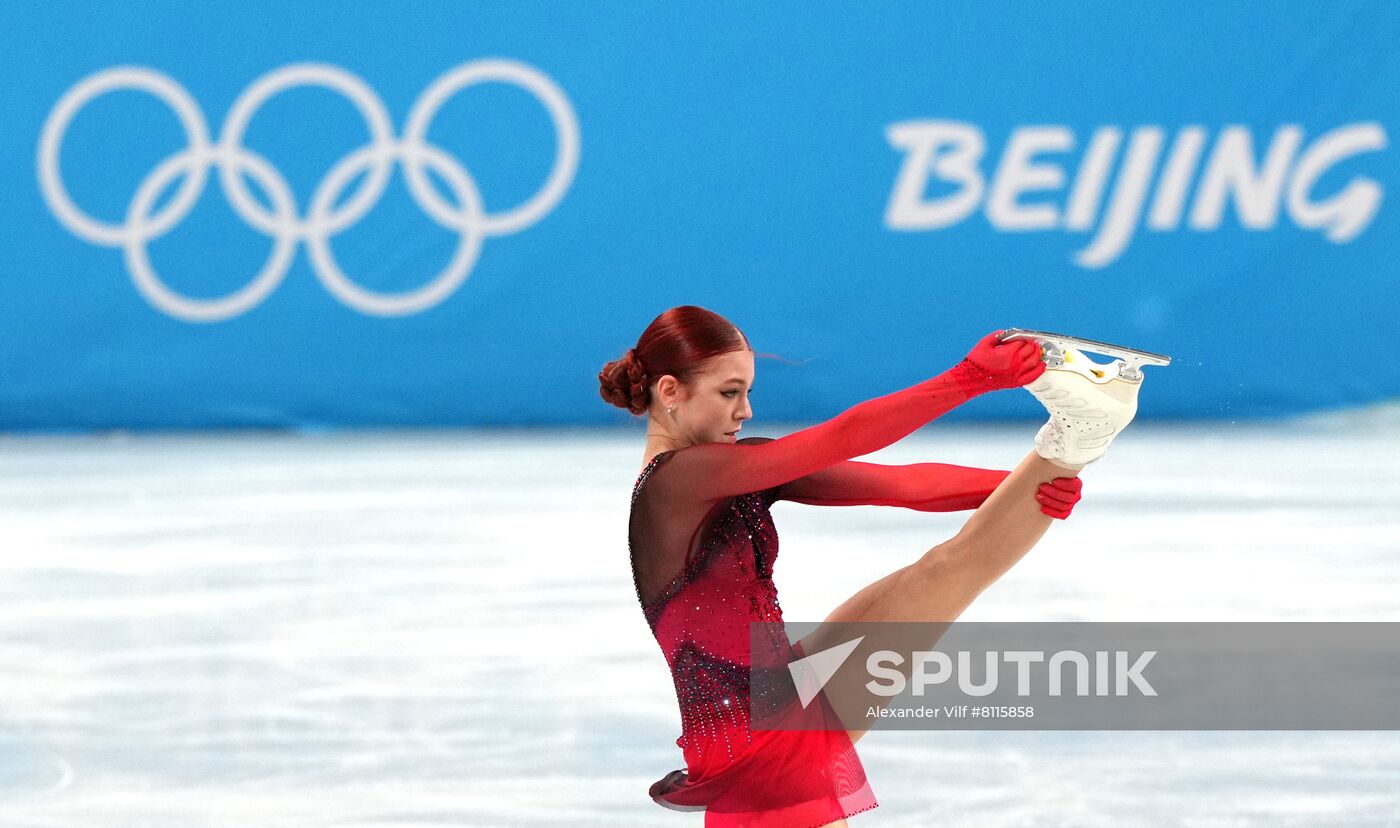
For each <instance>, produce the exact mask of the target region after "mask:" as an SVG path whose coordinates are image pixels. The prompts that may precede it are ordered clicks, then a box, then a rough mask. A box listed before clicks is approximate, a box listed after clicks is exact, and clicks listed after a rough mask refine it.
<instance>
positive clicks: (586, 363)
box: [0, 2, 1400, 430]
mask: <svg viewBox="0 0 1400 828" xmlns="http://www.w3.org/2000/svg"><path fill="white" fill-rule="evenodd" d="M0 27H2V28H3V31H4V32H5V33H6V43H7V47H8V48H7V49H6V50H5V54H4V57H3V58H0V60H3V61H4V62H5V64H6V65H5V67H4V68H5V70H6V71H4V72H3V73H0V95H3V104H4V105H3V107H0V112H3V121H0V127H3V133H2V134H3V135H4V137H5V140H4V143H3V145H0V146H2V147H3V148H2V149H0V187H3V192H4V193H5V196H6V197H5V199H4V202H3V208H0V209H3V211H4V212H3V219H4V220H3V222H0V256H2V257H3V258H2V259H0V262H3V278H0V428H6V429H39V430H63V429H91V428H138V429H139V428H188V427H195V428H204V427H230V426H233V427H237V426H272V427H299V428H305V427H311V428H316V427H338V426H384V425H449V426H450V425H509V424H542V425H543V424H610V423H619V422H624V421H626V420H627V419H628V415H627V414H625V413H624V412H621V411H620V410H618V409H614V408H610V407H609V406H607V405H606V404H605V403H603V401H602V400H601V399H600V398H599V396H598V391H597V380H596V376H597V372H598V370H599V369H600V368H601V367H602V365H603V364H604V363H605V362H606V361H608V360H610V359H614V358H617V357H619V356H621V354H622V353H623V352H624V351H625V350H626V349H627V348H628V347H629V346H631V345H633V344H634V343H635V341H636V338H637V336H638V335H639V334H640V333H641V331H642V329H643V328H644V327H645V326H646V325H647V324H648V323H649V322H650V321H651V319H652V318H654V317H655V316H656V315H657V314H659V313H660V312H662V311H663V310H665V309H666V308H668V307H671V306H673V305H680V304H697V305H703V306H705V307H708V308H711V309H713V310H715V311H717V312H719V313H722V314H724V315H725V316H727V317H728V318H730V319H731V320H733V321H734V322H735V323H736V324H738V325H739V326H740V327H741V328H742V329H743V330H744V332H745V333H746V334H747V335H748V337H749V339H750V340H751V342H752V343H753V345H754V347H755V349H756V350H758V351H760V352H765V353H771V354H776V355H778V356H780V357H783V358H784V359H783V360H774V361H768V360H760V362H759V364H758V372H759V376H758V379H757V382H756V386H757V387H758V389H759V390H758V391H757V392H756V393H755V396H754V406H755V415H756V417H757V418H758V419H760V420H764V419H767V420H780V421H812V420H817V419H823V418H826V417H829V416H832V415H834V414H836V413H838V412H839V411H841V410H842V409H844V408H846V407H848V406H850V405H852V404H855V403H856V402H859V401H860V400H862V399H865V398H868V397H871V396H877V395H880V394H884V393H888V392H890V391H893V390H896V389H898V388H902V387H905V386H907V385H909V384H912V383H914V382H917V381H919V380H921V379H923V378H925V377H927V376H930V375H932V374H934V373H937V372H939V371H942V370H943V369H945V368H947V367H948V366H950V365H952V364H953V363H954V362H956V361H957V360H958V359H959V358H961V357H962V356H963V354H965V353H966V351H967V350H968V349H969V348H970V347H971V346H972V344H973V343H974V342H975V341H976V340H977V339H978V338H979V337H980V336H981V335H983V334H985V333H986V332H988V331H990V330H993V329H996V328H1003V327H1021V328H1033V329H1042V330H1051V331H1060V332H1064V333H1068V334H1074V335H1078V336H1083V337H1087V338H1092V339H1097V340H1103V341H1111V342H1119V343H1122V344H1125V345H1130V346H1134V347H1139V348H1142V349H1146V350H1150V351H1156V352H1161V353H1166V354H1170V355H1171V356H1172V357H1173V358H1174V360H1175V361H1174V362H1173V364H1172V365H1171V366H1170V367H1167V368H1155V369H1152V368H1150V369H1148V371H1147V384H1146V385H1145V386H1144V390H1143V395H1142V401H1141V409H1140V414H1139V417H1140V418H1142V419H1159V418H1173V419H1179V418H1188V419H1197V418H1200V419H1222V418H1223V419H1238V418H1257V417H1272V416H1276V415H1282V414H1290V413H1295V412H1304V411H1312V410H1319V409H1327V408H1335V407H1342V406H1354V405H1360V404H1367V403H1373V402H1378V401H1383V400H1386V399H1393V398H1395V397H1397V396H1400V362H1397V360H1395V359H1394V358H1393V357H1392V356H1391V353H1392V351H1393V348H1392V347H1391V338H1390V337H1389V336H1388V334H1389V332H1390V330H1392V329H1393V328H1394V327H1395V326H1396V323H1397V322H1400V312H1398V311H1397V308H1400V285H1397V279H1396V277H1395V267H1394V265H1393V262H1392V260H1391V259H1390V256H1391V255H1393V251H1394V250H1395V249H1396V243H1397V241H1400V233H1397V228H1400V224H1397V210H1396V207H1395V205H1394V203H1393V200H1394V199H1393V191H1394V190H1395V188H1396V187H1397V186H1400V164H1397V155H1396V153H1397V152H1398V151H1400V150H1397V148H1396V146H1395V140H1396V136H1397V134H1400V133H1398V132H1397V129H1400V123H1398V121H1400V116H1397V105H1396V102H1397V101H1400V50H1397V49H1396V48H1395V44H1396V43H1400V6H1397V5H1396V4H1390V3H1375V4H1347V3H1342V4H1286V5H1278V4H1264V3H1246V4H1231V5H1229V6H1220V5H1216V4H1163V5H1162V6H1161V7H1152V6H1147V5H1143V4H1131V5H1123V4H1111V3H1079V4H1072V5H1071V6H1069V7H1060V6H1045V5H1033V4H985V3H977V4H959V5H946V4H938V5H927V6H925V5H913V4H909V5H894V6H882V7H879V8H878V9H876V8H869V7H848V6H843V5H837V4H831V5H829V6H823V5H820V4H819V5H817V6H811V5H807V6H802V7H796V6H781V5H753V4H703V5H701V6H695V7H677V6H651V5H643V4H636V5H633V4H557V3H538V4H530V3H509V4H505V3H502V4H496V5H487V4H471V5H465V4H457V3H449V2H421V3H414V4H409V5H406V6H393V5H385V4H381V3H370V2H344V3H312V2H307V3H290V4H288V3H271V2H239V3H225V2H214V3H207V4H201V5H200V6H199V7H198V8H195V7H192V6H189V5H187V4H179V3H151V2H132V3H124V4H121V5H119V6H115V5H114V6H96V5H92V4H86V3H51V4H42V5H34V6H30V7H24V6H22V5H20V4H9V5H6V6H4V7H3V9H0ZM1040 416H1042V415H1041V409H1040V407H1039V406H1038V404H1037V403H1035V401H1034V400H1032V399H1031V398H1030V396H1029V395H1027V394H1022V393H1017V394H996V395H990V396H988V397H986V398H982V399H979V400H977V401H975V402H973V403H971V404H969V405H967V406H964V407H963V408H962V409H959V410H958V411H956V412H953V413H952V414H950V415H948V417H949V419H1004V418H1022V417H1035V418H1037V419H1038V418H1039V417H1040Z"/></svg>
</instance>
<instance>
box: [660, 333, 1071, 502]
mask: <svg viewBox="0 0 1400 828" xmlns="http://www.w3.org/2000/svg"><path fill="white" fill-rule="evenodd" d="M998 333H1000V332H999V331H998V332H996V333H991V334H988V335H987V336H985V337H983V338H982V340H981V341H979V342H978V343H977V345H976V347H974V348H973V349H972V351H971V352H970V353H968V355H967V357H966V358H965V359H963V360H962V361H961V362H959V363H958V364H957V365H955V366H953V367H952V368H950V369H948V370H947V371H944V372H943V373H941V374H939V375H938V376H936V377H932V378H930V379H927V380H924V381H923V382H920V383H918V384H916V385H912V386H910V387H908V388H905V389H903V390H902V391H896V392H894V393H893V394H886V395H885V396H883V397H876V398H874V399H870V400H866V401H865V402H862V403H858V404H857V405H854V406H852V407H850V408H848V409H846V410H845V411H843V412H841V413H840V414H838V415H836V416H835V417H833V418H831V419H830V420H827V421H826V422H824V423H818V424H817V425H814V426H811V427H810V428H805V429H803V430H801V431H797V432H794V433H792V434H789V435H787V436H786V437H780V438H778V439H776V440H772V441H769V442H765V443H758V444H728V443H697V444H696V445H693V446H689V447H687V448H685V449H683V450H681V451H678V452H677V453H676V454H675V456H674V457H672V459H671V461H670V463H669V465H670V466H675V467H677V468H676V471H675V472H673V474H676V475H677V476H678V477H679V478H680V479H682V480H684V481H685V483H684V486H685V488H686V490H687V492H688V494H689V496H691V497H695V498H698V499H702V500H718V499H720V498H724V497H730V496H733V495H739V494H746V493H749V492H757V491H762V490H764V489H768V488H770V487H773V486H778V485H781V484H783V483H787V482H788V481H791V480H796V479H797V478H799V477H802V476H804V475H808V474H811V473H812V472H815V471H818V470H820V469H824V468H826V467H828V466H831V465H834V464H836V463H840V462H841V461H843V460H849V459H851V458H853V457H860V456H862V455H865V454H869V453H870V452H872V451H877V450H878V449H881V448H884V447H885V446H888V445H890V444H892V443H894V442H896V441H898V440H900V439H901V438H903V437H905V436H907V435H909V434H911V433H913V432H914V431H915V430H916V429H918V428H919V427H920V426H922V425H924V424H925V423H927V422H929V421H930V420H933V419H935V418H937V417H939V416H941V415H943V414H944V413H946V412H948V411H950V410H952V409H953V408H955V407H957V406H958V405H960V404H962V403H963V402H966V401H967V400H969V399H971V398H972V397H975V396H977V395H978V394H983V393H986V392H988V391H994V390H997V389H1001V388H1017V387H1020V386H1022V385H1025V384H1026V383H1028V382H1031V381H1033V380H1034V379H1035V378H1036V377H1038V376H1040V374H1041V372H1043V371H1044V370H1045V363H1043V362H1042V361H1041V359H1040V346H1039V345H1038V344H1036V343H1035V342H1033V341H1030V340H1025V339H1021V340H1012V341H1009V342H1005V343H1002V342H1000V341H999V340H998V339H997V334H998Z"/></svg>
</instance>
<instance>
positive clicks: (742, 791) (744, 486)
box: [628, 361, 1008, 828]
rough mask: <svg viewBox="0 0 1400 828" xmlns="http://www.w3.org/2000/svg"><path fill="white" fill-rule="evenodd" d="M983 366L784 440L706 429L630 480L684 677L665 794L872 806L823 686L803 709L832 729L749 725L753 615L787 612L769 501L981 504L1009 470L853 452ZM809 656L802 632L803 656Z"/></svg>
mask: <svg viewBox="0 0 1400 828" xmlns="http://www.w3.org/2000/svg"><path fill="white" fill-rule="evenodd" d="M985 380H986V375H985V372H982V371H981V370H980V369H979V368H977V367H976V366H975V365H972V364H971V363H969V362H967V361H964V362H962V363H960V364H959V365H958V366H956V367H954V368H953V369H951V370H949V371H946V372H944V373H943V374H940V375H938V376H937V377H934V378H932V379H929V380H926V381H925V382H922V383H919V384H917V385H914V386H911V387H909V388H906V389H904V390H902V391H898V392H895V393H893V394H888V395H886V396H883V397H878V398H875V399H872V400H867V401H865V402H862V403H860V404H858V405H856V406H853V407H852V408H850V409H847V410H846V411H844V412H842V413H841V414H839V415H837V416H836V417H834V418H832V419H831V420H828V421H826V422H824V423H820V424H818V425H815V426H812V427H810V428H807V429H804V430H802V431H798V432H795V433H793V434H790V435H788V436H786V437H782V438H780V439H776V440H774V439H769V438H752V437H751V438H745V439H743V440H739V441H738V442H737V443H736V444H727V443H701V444H696V445H692V446H687V447H686V448H684V449H681V450H679V451H663V452H661V453H660V454H657V455H656V456H655V457H653V458H652V459H651V460H650V461H649V462H648V463H647V465H646V467H645V468H644V469H643V470H642V472H641V474H640V475H639V476H638V478H637V482H636V485H635V486H634V488H633V492H632V509H631V516H630V519H629V531H628V544H629V547H630V550H631V558H632V572H633V577H634V580H635V583H636V588H637V598H638V600H639V601H640V602H641V604H642V610H643V614H644V616H645V617H646V620H647V623H648V625H649V626H650V627H651V630H652V633H653V634H654V635H655V636H656V640H657V642H658V643H659V644H660V645H661V650H662V653H663V654H664V655H665V657H666V662H667V664H668V665H669V666H670V668H671V674H672V677H673V679H674V682H675V687H676V696H677V701H678V702H679V704H680V712H681V736H680V738H678V739H677V740H676V744H677V745H678V746H679V747H680V748H681V749H682V752H683V754H684V757H685V763H686V769H685V770H684V771H680V770H678V771H673V772H671V773H670V774H667V775H666V776H665V777H663V778H662V779H660V780H658V781H657V782H656V783H655V784H653V785H652V786H651V790H650V794H651V796H652V798H653V799H655V800H656V801H657V802H658V803H660V804H662V805H665V806H667V807H670V808H674V809H678V810H698V809H702V808H703V809H704V810H705V825H706V826H707V828H737V827H738V826H761V828H789V827H791V828H808V827H809V826H810V827H811V828H815V827H816V826H821V825H825V824H827V823H829V822H833V821H835V820H838V819H842V818H844V817H846V816H849V815H851V814H855V813H859V812H860V811H864V810H869V809H871V808H874V807H876V805H877V804H878V803H877V802H876V800H875V796H874V793H873V792H872V791H871V789H870V785H869V783H868V781H867V780H866V777H865V772H864V769H863V768H862V767H861V763H860V759H859V758H858V757H857V755H856V752H855V746H854V745H853V744H852V743H851V740H850V738H849V737H848V735H847V733H846V730H845V729H844V728H843V727H842V726H841V724H840V722H839V720H837V719H836V718H835V716H834V714H832V713H831V711H830V708H829V706H828V705H827V704H826V703H825V700H823V703H822V704H821V705H813V706H811V708H810V711H809V712H806V713H803V714H802V715H806V716H824V717H827V718H826V719H824V720H823V722H824V725H823V726H824V727H825V729H818V730H752V729H751V728H750V725H749V723H750V715H749V712H750V708H749V704H750V699H749V687H750V676H749V666H750V651H749V647H750V645H749V622H751V621H778V622H780V621H781V620H782V609H781V607H780V606H779V605H778V591H777V587H776V586H775V585H774V583H773V564H774V561H775V559H776V558H777V554H778V534H777V530H776V528H775V527H774V525H773V521H772V517H771V515H770V513H769V507H771V506H772V505H773V504H774V503H775V502H777V501H779V500H791V501H796V502H799V503H809V504H815V505H827V506H845V505H862V504H868V505H887V506H902V507H905V508H910V509H918V510H922V511H954V510H960V509H972V508H976V507H977V506H978V505H979V504H981V503H982V502H983V501H984V500H986V498H987V496H988V495H990V494H991V492H992V490H993V489H995V488H996V486H997V485H998V484H999V483H1000V482H1001V481H1002V479H1003V478H1005V477H1006V475H1007V474H1008V472H1006V471H1001V470H994V469H977V468H970V467H965V466H954V465H950V464H945V463H915V464H912V465H903V466H888V465H879V464H875V463H863V462H857V461H854V460H851V459H850V458H852V457H859V456H861V455H864V454H868V453H870V452H872V451H876V450H877V449H880V448H883V447H884V446H887V445H890V444H891V443H894V442H895V441H897V440H899V439H900V438H902V437H904V436H906V435H908V434H910V433H912V432H913V431H914V430H915V429H917V428H918V427H919V426H921V425H923V424H925V423H927V422H928V421H930V420H932V419H934V418H935V417H937V416H939V415H940V414H943V413H944V412H946V411H948V410H950V409H952V408H953V407H955V406H957V405H958V404H960V403H962V402H963V401H965V400H967V399H969V398H970V397H972V396H974V395H975V394H978V393H981V392H982V391H985V390H988V389H987V388H986V387H985ZM783 646H784V647H786V646H787V645H786V642H785V641H784V643H783ZM802 655H803V653H802V652H801V649H800V646H799V645H792V649H791V658H800V657H802ZM789 660H790V659H789Z"/></svg>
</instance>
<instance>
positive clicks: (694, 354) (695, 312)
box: [598, 305, 753, 414]
mask: <svg viewBox="0 0 1400 828" xmlns="http://www.w3.org/2000/svg"><path fill="white" fill-rule="evenodd" d="M742 350H753V348H752V347H751V346H750V345H749V340H748V337H746V336H744V333H743V331H740V330H739V327H738V326H737V325H735V324H734V323H733V322H730V321H729V320H728V319H725V318H724V317H723V316H720V315H719V314H717V313H715V312H714V311H711V310H706V309H705V308H702V307H699V306H698V305H677V306H676V307H674V308H671V309H670V310H668V311H666V312H665V313H662V314H661V315H660V316H658V317H656V318H655V319H653V320H652V321H651V324H650V325H648V326H647V329H646V330H645V331H642V336H641V338H640V339H638V340H637V344H636V346H635V347H633V348H628V349H627V353H625V354H623V355H622V358H621V359H615V360H613V361H612V362H609V363H608V364H607V365H605V366H603V370H601V371H599V372H598V393H599V394H600V395H601V396H602V398H603V399H604V400H606V401H607V402H608V403H609V404H610V405H615V406H617V407H618V408H625V409H627V410H628V411H630V412H632V413H633V414H645V413H646V411H647V408H648V406H649V405H650V403H651V384H652V383H654V382H655V381H656V380H658V379H660V378H661V377H663V376H665V375H667V374H670V375H671V376H673V377H675V378H676V379H678V380H680V381H681V382H685V381H686V380H687V379H688V378H689V377H690V375H691V374H693V373H695V372H696V371H697V370H698V369H699V368H700V365H701V363H703V362H705V360H707V359H710V358H712V357H716V356H719V355H720V354H727V353H729V352H730V351H742Z"/></svg>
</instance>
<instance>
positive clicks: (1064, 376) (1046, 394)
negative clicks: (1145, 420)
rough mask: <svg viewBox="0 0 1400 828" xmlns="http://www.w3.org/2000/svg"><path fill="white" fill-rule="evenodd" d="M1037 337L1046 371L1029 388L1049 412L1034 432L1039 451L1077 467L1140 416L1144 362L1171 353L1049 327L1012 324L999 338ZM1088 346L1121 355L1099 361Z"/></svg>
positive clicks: (1164, 361) (1160, 361)
mask: <svg viewBox="0 0 1400 828" xmlns="http://www.w3.org/2000/svg"><path fill="white" fill-rule="evenodd" d="M1016 338H1025V339H1034V340H1036V341H1037V342H1038V343H1039V344H1040V346H1041V348H1042V352H1043V358H1044V360H1045V363H1046V368H1045V373H1043V374H1041V375H1040V378H1039V379H1037V380H1036V381H1035V382H1033V383H1031V384H1030V385H1027V386H1026V390H1027V391H1029V392H1030V393H1031V395H1032V396H1034V397H1035V398H1036V399H1037V400H1040V402H1041V403H1042V404H1043V405H1044V406H1045V408H1046V410H1047V411H1049V412H1050V420H1049V421H1048V422H1047V423H1046V424H1045V425H1043V426H1041V428H1040V431H1039V432H1038V433H1037V434H1036V435H1035V450H1036V453H1037V454H1039V455H1040V456H1041V457H1044V458H1045V459H1046V460H1049V461H1050V462H1052V463H1055V464H1056V465H1059V466H1063V467H1064V468H1067V469H1071V470H1075V471H1077V470H1079V469H1082V468H1084V467H1085V466H1087V465H1088V464H1090V463H1092V462H1094V461H1095V460H1098V459H1099V458H1101V457H1103V455H1104V453H1105V452H1106V451H1108V445H1109V443H1111V442H1113V438H1114V437H1116V436H1118V434H1119V433H1120V432H1121V431H1122V430H1123V429H1124V428H1126V427H1127V426H1128V423H1130V422H1132V419H1133V416H1134V415H1135V414H1137V396H1138V389H1139V388H1141V387H1142V372H1141V370H1140V368H1141V366H1142V365H1168V364H1170V363H1171V357H1167V356H1163V355H1161V354H1154V353H1150V352H1147V351H1139V350H1136V349H1133V348H1124V347H1122V346H1119V345H1110V344H1108V343H1106V342H1095V341H1093V340H1090V339H1079V338H1077V337H1069V336H1064V335H1061V334H1052V333H1047V332H1045V331H1026V330H1019V329H1016V328H1012V329H1010V330H1008V331H1006V332H1004V333H1003V334H1002V336H1001V339H1002V340H1003V341H1005V340H1008V339H1016ZM1080 348H1084V349H1085V350H1089V351H1093V352H1095V353H1103V354H1109V355H1111V356H1115V357H1118V358H1117V359H1115V360H1114V361H1113V362H1111V363H1107V364H1100V363H1097V362H1094V361H1093V360H1091V359H1089V358H1088V357H1087V356H1085V355H1084V353H1083V351H1081V350H1080Z"/></svg>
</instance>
